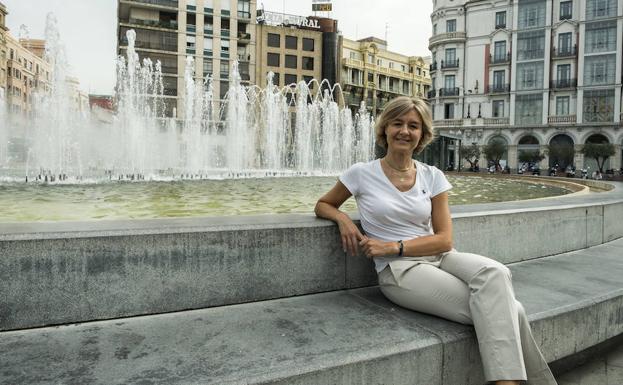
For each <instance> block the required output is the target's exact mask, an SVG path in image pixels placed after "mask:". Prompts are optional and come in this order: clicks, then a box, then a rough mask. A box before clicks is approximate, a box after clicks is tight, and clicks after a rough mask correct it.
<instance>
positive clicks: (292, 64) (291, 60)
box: [285, 55, 297, 83]
mask: <svg viewBox="0 0 623 385" xmlns="http://www.w3.org/2000/svg"><path fill="white" fill-rule="evenodd" d="M296 62H297V60H296V56H295V55H286V64H285V65H286V68H296ZM286 83H287V82H286Z"/></svg>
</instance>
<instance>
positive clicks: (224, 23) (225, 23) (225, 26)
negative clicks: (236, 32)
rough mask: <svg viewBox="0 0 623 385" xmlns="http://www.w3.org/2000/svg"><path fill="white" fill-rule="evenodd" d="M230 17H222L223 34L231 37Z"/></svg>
mask: <svg viewBox="0 0 623 385" xmlns="http://www.w3.org/2000/svg"><path fill="white" fill-rule="evenodd" d="M229 29H230V25H229V19H221V36H224V37H229Z"/></svg>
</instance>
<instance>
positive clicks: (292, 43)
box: [286, 35, 299, 49]
mask: <svg viewBox="0 0 623 385" xmlns="http://www.w3.org/2000/svg"><path fill="white" fill-rule="evenodd" d="M298 46H299V43H298V38H297V37H296V36H289V35H286V48H287V49H298Z"/></svg>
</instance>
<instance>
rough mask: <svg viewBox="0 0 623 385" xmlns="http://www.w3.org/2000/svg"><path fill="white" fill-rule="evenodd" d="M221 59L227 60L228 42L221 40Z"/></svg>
mask: <svg viewBox="0 0 623 385" xmlns="http://www.w3.org/2000/svg"><path fill="white" fill-rule="evenodd" d="M221 57H222V58H229V40H221Z"/></svg>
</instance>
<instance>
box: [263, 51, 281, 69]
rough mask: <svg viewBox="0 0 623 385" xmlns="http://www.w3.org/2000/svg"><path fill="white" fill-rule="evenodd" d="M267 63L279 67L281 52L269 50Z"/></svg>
mask: <svg viewBox="0 0 623 385" xmlns="http://www.w3.org/2000/svg"><path fill="white" fill-rule="evenodd" d="M266 63H267V64H268V65H269V66H270V67H279V54H278V53H272V52H269V53H267V54H266Z"/></svg>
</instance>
